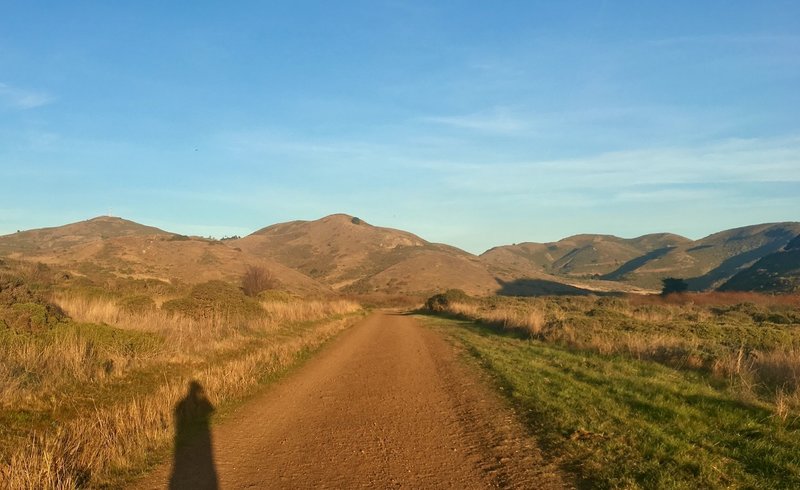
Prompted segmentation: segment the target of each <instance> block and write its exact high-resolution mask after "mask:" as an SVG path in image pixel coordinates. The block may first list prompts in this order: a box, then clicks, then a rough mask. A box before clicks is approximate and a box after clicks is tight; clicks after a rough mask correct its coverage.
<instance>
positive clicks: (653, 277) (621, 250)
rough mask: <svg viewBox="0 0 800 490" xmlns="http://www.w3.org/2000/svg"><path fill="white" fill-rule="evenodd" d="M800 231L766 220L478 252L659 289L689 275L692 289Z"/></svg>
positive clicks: (515, 265) (503, 262) (528, 268)
mask: <svg viewBox="0 0 800 490" xmlns="http://www.w3.org/2000/svg"><path fill="white" fill-rule="evenodd" d="M798 234H800V223H797V222H783V223H766V224H759V225H752V226H745V227H741V228H735V229H732V230H725V231H721V232H718V233H714V234H712V235H709V236H707V237H705V238H702V239H700V240H696V241H692V240H689V239H688V238H685V237H681V236H679V235H673V234H668V233H663V234H654V235H644V236H642V237H638V238H633V239H623V238H618V237H614V236H609V235H576V236H574V237H569V238H565V239H563V240H560V241H558V242H552V243H522V244H518V245H506V246H501V247H495V248H492V249H490V250H488V251H486V252H485V253H483V254H482V255H481V257H482V258H483V259H484V260H486V261H487V262H488V263H489V264H490V266H491V267H492V268H493V269H494V270H505V271H509V270H517V271H519V273H520V274H521V275H525V274H530V273H534V272H537V271H541V272H547V273H551V274H554V275H558V276H561V277H573V278H590V277H595V278H598V279H604V280H609V281H618V282H623V283H627V284H630V285H635V286H639V287H643V288H650V289H657V288H659V286H660V281H661V279H662V278H663V277H667V276H672V277H681V278H685V279H687V281H688V282H689V284H690V287H691V289H693V290H707V289H713V288H715V287H718V286H720V285H721V284H723V283H724V282H725V281H727V280H728V279H730V278H731V277H732V276H734V275H735V274H736V273H737V272H739V271H741V270H744V269H746V268H747V267H749V266H750V265H752V264H753V263H754V262H756V261H757V260H759V259H760V258H762V257H764V256H766V255H768V254H771V253H773V252H777V251H778V250H781V249H782V248H783V247H785V246H786V245H787V244H788V243H789V242H790V241H792V240H793V239H794V238H795V237H797V235H798Z"/></svg>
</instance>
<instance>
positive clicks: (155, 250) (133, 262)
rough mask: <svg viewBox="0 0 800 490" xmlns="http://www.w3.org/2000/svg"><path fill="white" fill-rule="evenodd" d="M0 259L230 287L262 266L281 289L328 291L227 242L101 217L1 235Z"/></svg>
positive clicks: (99, 275)
mask: <svg viewBox="0 0 800 490" xmlns="http://www.w3.org/2000/svg"><path fill="white" fill-rule="evenodd" d="M0 256H6V257H9V258H12V259H22V260H29V261H36V262H42V263H45V264H48V265H52V266H56V267H59V268H62V269H66V270H69V271H71V272H72V273H74V274H76V275H78V276H88V277H91V278H95V279H97V278H103V277H130V278H133V279H157V280H160V281H165V282H176V281H178V282H182V283H187V284H195V283H199V282H204V281H209V280H213V279H222V280H227V281H231V282H235V281H237V280H238V278H239V277H241V275H242V273H243V272H244V270H245V268H246V267H247V266H248V265H256V266H262V267H265V268H266V269H267V270H269V271H270V273H271V274H272V276H273V277H274V278H275V280H276V281H277V282H278V283H279V284H280V285H281V287H282V288H284V289H287V290H289V291H293V292H297V293H302V294H328V293H330V292H331V291H330V288H328V287H327V286H324V285H322V284H320V283H319V282H317V281H314V280H313V279H311V278H309V277H307V276H305V275H304V274H302V273H300V272H297V271H295V270H292V269H290V268H288V267H286V266H283V265H281V264H279V263H276V262H274V261H271V260H269V259H266V258H264V257H256V256H253V255H250V254H248V253H246V252H243V251H242V250H241V249H237V248H236V247H233V246H231V245H229V243H228V242H227V241H224V242H223V241H218V240H209V239H205V238H199V237H187V236H183V235H178V234H175V233H169V232H166V231H163V230H160V229H158V228H153V227H150V226H144V225H140V224H138V223H134V222H132V221H128V220H124V219H121V218H115V217H109V216H102V217H97V218H93V219H90V220H87V221H81V222H78V223H72V224H68V225H64V226H59V227H53V228H43V229H38V230H30V231H22V232H18V233H14V234H11V235H5V236H0Z"/></svg>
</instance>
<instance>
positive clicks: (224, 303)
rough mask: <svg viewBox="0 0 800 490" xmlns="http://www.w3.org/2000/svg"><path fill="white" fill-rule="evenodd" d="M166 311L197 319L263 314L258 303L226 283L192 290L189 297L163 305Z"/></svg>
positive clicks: (212, 284) (205, 285)
mask: <svg viewBox="0 0 800 490" xmlns="http://www.w3.org/2000/svg"><path fill="white" fill-rule="evenodd" d="M161 308H162V309H163V310H164V311H168V312H171V313H179V314H182V315H185V316H188V317H192V318H196V319H208V318H215V317H219V316H220V315H222V316H227V317H231V316H239V317H252V316H257V315H259V314H262V313H263V310H262V309H261V306H260V305H259V304H258V302H257V301H256V300H254V299H252V298H250V297H247V296H245V295H244V294H243V293H242V291H241V290H240V289H239V288H237V287H236V286H234V285H232V284H229V283H227V282H225V281H208V282H204V283H202V284H198V285H196V286H194V287H193V288H192V290H191V291H190V292H189V295H188V296H185V297H183V298H178V299H173V300H171V301H167V302H165V303H164V304H163V305H161Z"/></svg>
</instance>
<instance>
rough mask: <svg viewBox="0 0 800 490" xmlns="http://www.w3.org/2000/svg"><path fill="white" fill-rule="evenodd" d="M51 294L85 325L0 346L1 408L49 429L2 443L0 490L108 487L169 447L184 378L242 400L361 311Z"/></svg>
mask: <svg viewBox="0 0 800 490" xmlns="http://www.w3.org/2000/svg"><path fill="white" fill-rule="evenodd" d="M56 300H57V303H58V304H59V305H60V306H61V307H62V308H63V309H64V310H65V311H66V312H67V313H68V314H69V315H70V316H71V317H72V318H73V319H74V320H76V321H78V322H87V323H88V324H87V325H79V324H77V323H69V324H65V325H63V328H61V327H59V329H58V331H57V332H52V333H48V334H47V335H44V336H40V337H35V336H15V337H14V338H13V339H12V341H10V342H2V343H0V388H2V390H1V391H0V406H1V407H2V408H3V409H4V410H12V411H20V410H22V411H25V410H28V411H42V412H43V413H48V414H50V415H51V416H54V417H56V418H55V419H54V425H52V426H51V427H52V428H51V429H48V430H33V431H31V432H29V434H28V436H27V437H24V438H18V439H16V440H14V441H9V442H8V444H6V442H7V441H4V444H3V446H4V447H3V448H2V449H1V450H0V458H2V459H1V460H0V488H9V489H17V488H19V489H34V488H35V489H39V488H78V487H84V486H98V485H115V484H116V483H118V481H119V475H120V474H123V473H124V472H125V471H127V470H131V469H136V468H139V467H141V466H142V465H143V464H144V462H145V461H146V457H147V454H148V453H149V452H152V451H153V450H158V449H160V448H164V447H166V445H167V444H168V443H169V441H170V438H171V437H172V434H173V429H174V428H173V420H172V410H173V407H174V405H175V403H176V402H177V401H178V400H179V399H180V398H181V397H182V396H183V395H184V394H185V390H186V386H187V384H188V382H189V381H191V380H197V381H198V382H200V383H201V384H202V385H203V387H204V389H205V391H206V393H207V394H208V396H209V398H210V399H211V400H212V401H213V403H215V404H225V403H226V402H230V401H232V400H236V399H240V398H242V397H243V396H245V395H247V394H248V393H249V392H250V391H251V390H252V389H253V388H254V387H256V386H257V385H258V384H259V383H260V382H262V381H263V380H265V379H267V378H268V377H269V376H271V375H273V374H275V373H277V372H280V371H282V370H284V369H286V368H287V367H288V366H291V365H292V364H293V363H295V362H296V361H297V360H298V359H300V358H301V357H302V356H304V355H306V353H307V352H310V351H312V350H313V349H315V348H317V347H319V346H320V345H321V344H322V343H324V342H326V341H327V340H328V339H330V338H331V337H333V336H334V335H336V334H337V333H338V332H340V331H341V330H343V329H345V328H347V327H348V326H349V325H350V324H352V322H353V321H354V319H355V318H354V317H352V316H349V317H348V316H343V315H347V314H350V313H354V312H357V311H359V310H360V307H359V305H357V304H355V303H353V302H350V301H302V300H294V301H290V302H281V303H277V302H265V303H264V304H263V305H262V306H263V308H264V314H263V315H260V316H259V317H257V318H238V317H236V316H230V315H227V316H226V315H217V316H215V317H212V318H209V319H205V320H203V321H198V320H194V319H191V318H188V317H183V316H181V315H173V314H169V313H165V312H162V311H161V310H158V309H152V310H148V311H144V312H138V313H132V312H126V311H124V310H122V309H121V308H119V307H118V306H117V304H116V303H115V302H113V301H110V300H102V299H92V300H89V299H86V298H82V297H79V296H60V297H57V298H56ZM103 323H104V324H107V325H113V327H108V326H102V325H100V324H103ZM120 339H121V340H120ZM147 373H149V375H148V376H144V375H145V374H147ZM137 376H138V377H137ZM78 387H80V391H78ZM109 390H116V391H113V393H114V394H115V395H114V396H113V397H111V396H108V395H107V394H108V393H111V391H109ZM63 413H67V414H68V415H63ZM57 414H62V415H61V416H58V415H57Z"/></svg>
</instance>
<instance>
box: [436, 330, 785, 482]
mask: <svg viewBox="0 0 800 490" xmlns="http://www.w3.org/2000/svg"><path fill="white" fill-rule="evenodd" d="M425 321H426V322H427V323H428V324H430V325H431V326H433V327H434V328H437V329H440V330H442V331H443V332H445V333H446V334H447V335H450V336H452V338H454V339H456V340H457V341H458V342H460V343H461V344H463V345H464V346H465V347H466V348H467V350H468V352H470V353H471V354H472V355H473V356H474V357H475V358H477V359H478V360H479V361H480V362H481V364H482V365H483V366H484V367H485V368H486V369H488V370H489V371H490V372H491V373H492V374H493V375H494V376H495V378H496V380H497V383H498V387H499V388H500V389H501V390H502V391H503V392H504V393H505V394H506V395H507V396H508V397H509V399H510V400H511V402H512V404H513V405H515V406H516V408H517V409H518V410H519V412H521V413H522V414H523V418H524V421H525V422H526V423H527V426H528V427H530V429H531V431H532V432H533V433H535V434H536V435H537V436H538V438H539V440H540V441H541V442H542V444H543V446H544V448H545V450H546V451H547V452H549V453H550V454H551V455H552V456H553V457H555V458H557V459H558V460H560V461H563V462H564V465H565V467H566V468H567V469H568V470H569V471H571V472H574V473H575V474H577V475H578V477H579V478H580V479H582V480H584V481H585V482H586V483H587V484H589V485H590V486H592V487H597V488H690V487H691V488H800V450H799V449H800V422H798V420H797V419H794V420H792V419H789V420H787V421H781V420H780V419H778V418H777V417H774V416H773V414H772V413H773V412H772V411H770V410H769V407H767V406H765V405H761V404H759V403H757V402H752V403H750V404H748V403H745V402H742V401H740V400H739V399H738V398H737V396H736V394H735V392H733V391H731V390H730V389H728V388H726V387H725V386H723V385H721V383H720V382H719V380H714V379H712V378H710V377H709V376H708V375H706V374H703V373H701V372H696V371H681V370H677V369H673V368H670V367H668V366H664V365H662V364H658V363H655V362H648V361H638V360H634V359H630V358H627V357H624V356H603V355H600V354H596V353H589V352H583V351H578V350H572V349H569V348H567V347H564V346H559V345H555V344H546V343H543V342H540V341H535V340H527V339H523V338H519V336H515V335H513V334H511V333H509V334H499V333H497V331H496V330H493V329H490V328H488V327H485V326H481V325H478V324H475V323H472V322H464V321H456V320H448V319H440V318H434V317H425Z"/></svg>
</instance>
